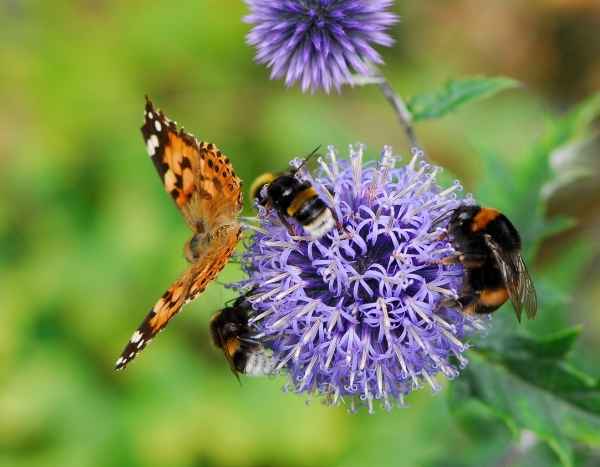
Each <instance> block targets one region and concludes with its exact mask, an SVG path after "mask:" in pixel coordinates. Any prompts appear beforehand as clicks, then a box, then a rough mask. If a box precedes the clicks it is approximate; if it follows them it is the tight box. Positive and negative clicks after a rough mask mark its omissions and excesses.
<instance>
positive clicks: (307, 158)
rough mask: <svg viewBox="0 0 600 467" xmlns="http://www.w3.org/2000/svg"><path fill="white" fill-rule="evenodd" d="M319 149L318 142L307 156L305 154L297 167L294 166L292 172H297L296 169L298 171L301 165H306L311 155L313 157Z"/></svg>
mask: <svg viewBox="0 0 600 467" xmlns="http://www.w3.org/2000/svg"><path fill="white" fill-rule="evenodd" d="M319 149H321V145H320V144H319V145H318V146H317V147H316V148H314V149H313V150H312V152H311V153H310V154H309V155H308V156H306V157H305V158H304V160H303V161H302V164H300V165H299V166H298V167H296V168H295V169H294V173H296V172H298V171H299V170H300V169H301V168H302V167H304V166H305V165H306V163H307V162H308V161H309V160H311V159H312V158H313V157H314V156H315V155H316V154H318V153H319Z"/></svg>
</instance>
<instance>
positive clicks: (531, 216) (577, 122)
mask: <svg viewBox="0 0 600 467" xmlns="http://www.w3.org/2000/svg"><path fill="white" fill-rule="evenodd" d="M599 115H600V94H596V95H594V96H592V97H590V98H588V99H586V100H585V101H584V102H583V103H581V104H580V105H578V106H577V107H576V108H575V109H573V110H572V111H571V112H569V113H567V114H566V115H564V116H562V117H560V118H557V119H554V121H551V122H550V123H549V125H548V126H547V128H546V130H545V131H544V133H543V135H542V136H541V137H540V138H539V140H538V141H537V142H536V143H535V145H534V146H533V147H532V148H531V149H530V150H529V151H528V152H527V153H526V154H525V155H524V156H523V157H522V158H520V160H519V164H518V166H517V167H508V166H507V164H506V162H505V159H504V158H502V157H499V156H498V155H497V154H496V153H495V152H493V151H491V150H489V149H485V148H484V149H482V148H480V151H479V152H480V154H481V156H482V159H483V162H484V169H485V173H486V176H485V177H482V180H483V183H482V184H480V185H479V187H478V189H477V199H479V200H480V202H481V203H482V204H486V205H492V206H496V207H498V208H499V209H502V210H503V211H504V212H506V214H507V215H508V216H509V217H510V219H511V220H512V221H513V223H514V224H515V225H516V226H517V228H518V229H519V232H520V233H521V237H522V239H523V245H524V250H525V256H526V257H527V258H529V259H532V258H533V257H534V256H535V253H536V252H537V249H538V247H539V245H540V243H541V241H542V240H543V239H545V238H548V237H550V236H552V235H556V234H557V233H560V232H562V231H564V230H566V229H569V228H571V227H572V226H573V225H574V222H573V220H572V219H568V218H564V217H555V218H553V219H547V218H546V204H545V198H544V196H543V195H544V188H545V187H547V186H548V184H551V183H552V182H553V181H554V180H555V179H557V177H559V176H560V174H556V173H554V171H553V170H552V168H551V166H550V156H551V155H552V153H553V152H554V151H556V150H558V149H559V148H561V147H563V146H565V145H566V144H569V143H572V142H573V141H576V140H578V139H579V138H581V137H582V136H583V135H585V134H586V133H588V132H589V130H590V126H591V125H590V124H591V123H592V122H593V121H594V120H595V119H596V118H597V117H598V116H599Z"/></svg>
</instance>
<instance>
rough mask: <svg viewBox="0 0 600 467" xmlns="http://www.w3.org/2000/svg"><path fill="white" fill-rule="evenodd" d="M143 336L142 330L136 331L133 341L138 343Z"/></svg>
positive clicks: (132, 337)
mask: <svg viewBox="0 0 600 467" xmlns="http://www.w3.org/2000/svg"><path fill="white" fill-rule="evenodd" d="M141 338H142V333H141V332H140V331H135V332H134V333H133V335H132V336H131V339H130V340H131V342H133V343H134V344H136V343H137V342H138V341H139V340H140V339H141Z"/></svg>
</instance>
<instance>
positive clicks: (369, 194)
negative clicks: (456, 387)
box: [237, 145, 483, 411]
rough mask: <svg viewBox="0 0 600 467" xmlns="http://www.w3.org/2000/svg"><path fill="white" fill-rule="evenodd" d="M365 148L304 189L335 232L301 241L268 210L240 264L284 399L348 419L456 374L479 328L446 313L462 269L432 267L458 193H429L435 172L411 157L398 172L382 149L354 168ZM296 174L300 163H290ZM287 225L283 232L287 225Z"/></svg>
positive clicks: (441, 254)
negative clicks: (288, 393) (290, 393)
mask: <svg viewBox="0 0 600 467" xmlns="http://www.w3.org/2000/svg"><path fill="white" fill-rule="evenodd" d="M363 150H364V149H363V146H361V145H356V146H350V158H349V160H338V155H337V153H336V151H335V149H334V148H332V147H330V148H329V149H328V156H327V159H328V161H327V162H325V161H324V160H322V159H321V158H319V160H318V163H319V165H320V167H321V168H320V170H319V173H318V174H317V175H316V176H315V177H314V178H313V177H312V176H311V174H310V173H309V171H307V170H306V169H305V166H303V167H302V168H301V169H300V170H299V171H298V172H297V173H296V176H298V177H300V178H303V179H307V180H309V181H310V182H311V183H312V184H313V186H314V187H315V189H316V190H317V192H318V193H319V195H320V196H321V197H322V199H323V200H324V201H326V203H327V204H328V205H329V206H330V207H331V209H332V210H333V212H334V214H335V217H336V218H337V221H338V223H339V225H338V226H337V227H335V228H333V229H331V230H330V231H329V232H328V233H326V234H325V235H324V236H323V237H321V238H320V239H311V238H310V237H308V236H306V234H305V233H304V232H303V230H302V227H301V226H299V225H296V226H295V227H297V232H292V233H294V235H290V232H289V230H288V229H287V228H286V227H285V226H284V225H282V223H281V221H280V220H279V218H278V215H277V214H276V213H275V212H273V210H272V209H269V208H268V207H266V208H264V207H262V206H257V207H258V209H259V216H258V218H259V220H260V226H258V227H256V231H257V232H256V233H255V235H253V236H252V237H251V239H250V240H249V244H248V248H247V250H246V253H244V255H243V261H242V263H243V267H244V268H245V271H246V272H247V274H248V279H247V280H245V281H243V282H241V283H239V284H237V287H240V288H242V289H244V290H249V291H250V292H248V294H249V300H250V301H251V303H252V304H253V308H254V311H253V316H252V323H253V325H254V326H255V329H256V333H257V335H256V338H257V339H260V340H261V341H262V342H264V343H265V345H266V346H268V347H269V348H270V349H272V351H273V358H274V360H275V365H276V368H277V369H278V370H284V371H287V372H288V373H289V376H290V383H288V385H287V386H288V388H290V389H292V390H294V391H295V392H305V393H310V394H313V393H314V394H318V395H323V396H325V401H326V402H329V403H331V404H338V403H339V402H341V401H345V402H347V403H348V404H349V406H350V408H351V409H355V408H357V407H358V406H367V407H368V409H369V411H372V410H373V406H374V403H375V401H379V402H380V404H381V405H382V406H383V407H384V408H385V409H387V410H389V409H390V408H391V407H392V406H393V404H394V403H398V405H403V399H404V396H405V395H406V394H408V393H409V392H411V391H412V390H413V389H415V388H419V387H421V386H422V385H423V383H424V382H425V383H426V384H428V385H430V386H431V387H432V388H433V390H436V391H437V390H438V389H439V382H438V381H437V378H436V375H437V374H438V373H440V372H441V373H442V374H443V375H445V376H446V377H447V378H454V377H455V376H457V375H458V372H459V369H460V368H461V367H464V365H466V363H467V360H466V359H465V357H464V356H463V352H464V351H465V350H466V348H467V345H466V344H465V343H464V339H465V337H466V336H467V335H468V334H469V333H470V332H472V331H473V330H474V329H483V326H482V323H481V322H480V321H479V320H478V319H475V318H473V317H470V316H468V315H466V314H464V313H463V312H462V311H461V310H458V309H456V308H452V307H449V306H446V304H447V303H448V302H451V300H448V299H449V298H450V299H452V298H456V297H457V296H458V294H459V292H460V289H461V287H462V282H463V274H464V271H463V267H462V266H461V265H460V264H450V265H446V264H441V263H440V262H439V261H437V260H439V259H442V258H445V257H447V256H450V255H453V254H454V253H455V251H454V249H453V247H452V245H451V243H450V242H449V240H448V238H447V237H446V236H445V228H446V226H447V222H448V217H449V216H447V215H446V216H444V214H448V212H449V211H451V210H452V209H454V208H456V207H458V206H459V205H460V204H462V203H472V202H473V201H472V200H471V199H469V198H467V199H463V200H459V199H457V195H456V192H458V191H460V189H461V187H460V184H459V183H458V182H455V183H454V184H453V185H452V186H450V187H449V188H446V189H441V188H440V187H439V186H438V185H437V184H436V175H437V173H438V172H439V170H440V169H439V168H437V167H434V166H432V165H429V164H428V163H426V162H425V161H423V160H422V158H421V156H420V155H418V154H416V155H414V157H413V158H412V160H411V161H410V162H409V163H408V165H406V166H403V167H399V168H396V167H395V165H396V160H397V159H396V157H394V156H393V155H392V151H391V148H389V147H386V148H384V150H383V152H382V157H381V159H380V161H379V162H378V163H367V164H365V165H363V162H362V158H363ZM293 164H296V167H297V166H298V165H299V161H293ZM291 222H293V221H291Z"/></svg>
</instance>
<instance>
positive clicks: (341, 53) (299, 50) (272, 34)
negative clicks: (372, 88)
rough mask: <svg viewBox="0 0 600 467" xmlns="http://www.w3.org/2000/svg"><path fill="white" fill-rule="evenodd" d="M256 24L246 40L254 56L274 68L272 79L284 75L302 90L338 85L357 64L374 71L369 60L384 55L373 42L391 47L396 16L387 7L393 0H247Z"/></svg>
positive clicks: (362, 69) (377, 61)
mask: <svg viewBox="0 0 600 467" xmlns="http://www.w3.org/2000/svg"><path fill="white" fill-rule="evenodd" d="M246 3H247V4H248V6H249V8H250V14H249V15H248V16H246V17H245V21H246V22H248V23H250V24H253V25H254V27H253V28H252V31H250V33H249V34H248V36H247V40H248V43H249V44H250V45H252V46H255V47H256V49H257V54H256V60H257V61H258V62H259V63H265V64H267V66H268V67H270V68H271V69H272V70H271V79H276V78H282V77H284V76H285V84H286V85H287V86H291V85H292V84H293V83H294V82H296V81H300V83H301V86H302V91H306V90H307V89H310V90H311V91H312V92H314V91H315V90H317V89H318V88H322V89H324V90H325V91H326V92H329V91H330V89H331V88H332V87H335V88H336V89H337V90H338V91H339V89H340V87H341V86H342V84H344V83H348V82H349V81H350V79H351V73H352V71H351V70H353V71H354V72H356V73H359V74H362V75H368V74H369V73H370V68H369V63H374V64H381V63H383V60H382V59H381V56H380V55H379V53H377V51H376V50H375V49H374V48H373V44H379V45H383V46H387V47H389V46H390V45H392V43H393V40H392V38H391V37H390V36H389V35H388V34H387V33H386V30H387V28H388V27H389V26H391V25H392V24H394V23H395V22H397V21H398V17H397V16H396V15H394V14H393V13H390V12H389V11H388V8H389V7H390V6H391V5H392V3H393V1H392V0H281V1H277V2H275V1H272V0H246Z"/></svg>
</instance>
